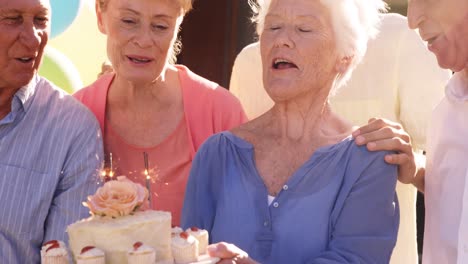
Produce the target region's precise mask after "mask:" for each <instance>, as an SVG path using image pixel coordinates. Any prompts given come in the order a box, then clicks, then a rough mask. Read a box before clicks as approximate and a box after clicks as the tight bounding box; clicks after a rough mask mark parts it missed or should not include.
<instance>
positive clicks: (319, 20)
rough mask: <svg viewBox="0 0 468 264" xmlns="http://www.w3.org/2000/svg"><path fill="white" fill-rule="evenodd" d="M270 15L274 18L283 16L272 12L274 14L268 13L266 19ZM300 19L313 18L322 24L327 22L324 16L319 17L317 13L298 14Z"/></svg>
mask: <svg viewBox="0 0 468 264" xmlns="http://www.w3.org/2000/svg"><path fill="white" fill-rule="evenodd" d="M268 17H272V18H282V16H280V15H279V14H275V13H272V14H268V15H266V16H265V19H266V18H268ZM297 18H298V19H311V20H313V21H314V22H318V23H320V24H325V21H324V20H323V17H318V16H316V15H298V16H297Z"/></svg>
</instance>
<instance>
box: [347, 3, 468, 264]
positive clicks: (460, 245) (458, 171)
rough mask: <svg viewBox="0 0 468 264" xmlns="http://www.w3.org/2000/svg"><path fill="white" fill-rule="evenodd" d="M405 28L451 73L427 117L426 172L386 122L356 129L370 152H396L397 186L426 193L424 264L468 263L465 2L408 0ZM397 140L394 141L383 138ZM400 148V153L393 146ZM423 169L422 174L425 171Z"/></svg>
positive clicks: (467, 15) (467, 28) (467, 12)
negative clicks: (416, 34) (405, 185)
mask: <svg viewBox="0 0 468 264" xmlns="http://www.w3.org/2000/svg"><path fill="white" fill-rule="evenodd" d="M408 24H409V26H410V28H412V29H419V33H420V35H421V37H422V39H423V40H424V41H426V42H427V47H428V49H429V50H430V51H431V52H432V53H434V54H435V55H436V57H437V61H438V63H439V65H440V66H441V67H443V68H447V69H451V70H452V71H454V72H455V74H454V75H453V77H452V78H451V80H450V81H449V82H448V84H447V86H446V88H445V98H443V100H442V101H441V102H440V103H439V104H438V105H437V107H436V108H435V109H434V111H433V114H432V123H431V126H430V128H429V135H428V142H427V163H426V167H425V168H424V167H420V168H417V167H416V166H415V165H416V163H415V160H414V155H413V153H412V151H411V150H409V149H408V148H407V147H406V146H407V145H408V143H409V142H408V140H402V139H403V137H402V136H404V134H405V131H403V130H402V129H401V128H399V127H398V126H395V124H392V123H391V122H388V121H385V120H377V121H375V120H372V121H371V122H369V124H368V125H366V126H363V127H361V128H359V131H358V133H356V134H355V135H357V134H360V137H361V140H360V141H361V143H362V144H367V142H370V141H373V142H374V143H373V144H374V149H379V150H383V149H399V150H400V153H399V154H398V157H391V158H389V159H388V161H390V162H391V163H395V164H400V175H399V176H400V181H403V182H407V183H412V184H413V185H415V186H416V187H417V188H418V189H419V190H421V191H425V201H426V217H425V220H426V223H425V236H424V249H423V263H424V264H439V263H444V264H445V263H448V264H452V263H453V264H462V263H463V264H465V263H468V163H467V160H468V140H467V136H468V1H466V0H439V1H420V0H411V1H409V6H408ZM383 129H385V130H387V134H388V135H389V134H393V135H398V136H397V137H395V138H388V137H387V136H384V135H383V134H382V133H380V132H379V130H383ZM400 143H401V145H400V146H402V147H401V148H399V147H398V145H399V144H400ZM425 170H427V172H426V171H425Z"/></svg>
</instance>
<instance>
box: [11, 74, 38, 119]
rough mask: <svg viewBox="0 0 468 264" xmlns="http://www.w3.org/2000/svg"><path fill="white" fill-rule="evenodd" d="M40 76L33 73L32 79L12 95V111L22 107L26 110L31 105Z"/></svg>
mask: <svg viewBox="0 0 468 264" xmlns="http://www.w3.org/2000/svg"><path fill="white" fill-rule="evenodd" d="M39 80H40V77H39V76H38V75H37V74H35V75H34V77H33V78H32V80H31V81H30V82H29V83H28V84H27V85H25V86H23V87H21V88H20V89H19V90H18V91H17V92H16V93H15V95H14V96H13V102H12V109H11V110H12V112H15V111H18V110H19V109H18V108H19V107H22V108H23V109H24V111H25V112H26V111H28V109H29V107H30V106H31V103H32V99H33V95H34V92H35V91H36V86H37V84H38V83H39Z"/></svg>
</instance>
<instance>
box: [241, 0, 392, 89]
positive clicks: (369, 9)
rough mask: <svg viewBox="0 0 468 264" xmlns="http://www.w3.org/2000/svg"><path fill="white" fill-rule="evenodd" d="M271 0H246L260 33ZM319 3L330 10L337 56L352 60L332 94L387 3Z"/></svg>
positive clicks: (358, 56) (332, 0)
mask: <svg viewBox="0 0 468 264" xmlns="http://www.w3.org/2000/svg"><path fill="white" fill-rule="evenodd" d="M271 1H272V0H249V4H250V6H251V8H252V11H253V12H254V17H253V21H254V22H256V24H257V27H256V28H257V34H258V35H259V36H260V35H261V33H262V32H263V27H264V24H265V16H266V15H267V13H268V10H269V7H270V3H271ZM320 2H321V3H322V4H323V5H324V6H325V7H327V8H328V10H329V11H330V15H331V20H332V26H333V31H334V33H335V39H336V43H337V44H336V45H337V46H336V49H337V52H338V55H339V56H340V58H350V59H351V64H350V65H349V68H348V70H347V71H346V72H345V73H344V74H341V75H340V76H338V77H337V79H336V81H335V85H334V87H333V88H332V91H331V92H330V94H331V95H334V94H335V93H336V91H337V90H338V88H340V87H342V86H343V85H344V84H346V82H347V81H348V80H349V78H350V77H351V73H352V71H353V70H354V68H356V66H357V65H358V64H359V63H360V62H361V60H362V58H363V57H364V55H365V53H366V50H367V42H368V40H369V39H372V38H374V37H375V36H376V35H377V33H378V31H379V30H378V28H379V26H380V21H381V12H385V11H386V10H387V4H386V3H385V2H384V1H382V0H320Z"/></svg>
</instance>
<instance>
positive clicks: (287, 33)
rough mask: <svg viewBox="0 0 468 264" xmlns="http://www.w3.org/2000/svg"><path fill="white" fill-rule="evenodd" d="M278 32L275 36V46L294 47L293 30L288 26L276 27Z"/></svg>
mask: <svg viewBox="0 0 468 264" xmlns="http://www.w3.org/2000/svg"><path fill="white" fill-rule="evenodd" d="M277 30H278V33H277V34H276V36H275V40H274V41H275V46H277V47H288V48H293V47H294V39H293V34H294V32H293V31H294V30H293V29H290V28H286V27H285V28H281V29H277Z"/></svg>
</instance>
